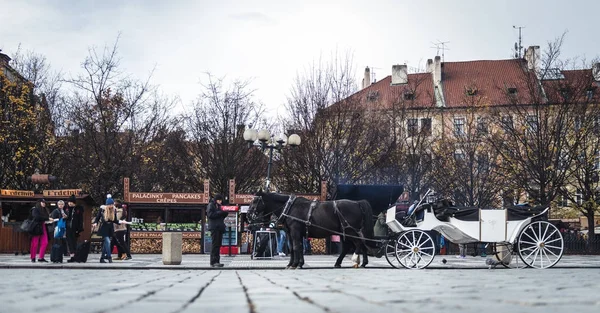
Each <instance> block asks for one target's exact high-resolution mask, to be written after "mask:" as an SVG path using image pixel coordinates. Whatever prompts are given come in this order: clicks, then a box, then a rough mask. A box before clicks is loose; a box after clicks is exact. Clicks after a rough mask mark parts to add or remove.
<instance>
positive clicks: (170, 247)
mask: <svg viewBox="0 0 600 313" xmlns="http://www.w3.org/2000/svg"><path fill="white" fill-rule="evenodd" d="M182 245H183V234H182V233H181V232H163V238H162V260H163V264H164V265H179V264H181V250H182Z"/></svg>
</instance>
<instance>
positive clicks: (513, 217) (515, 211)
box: [506, 204, 548, 221]
mask: <svg viewBox="0 0 600 313" xmlns="http://www.w3.org/2000/svg"><path fill="white" fill-rule="evenodd" d="M546 208H547V207H545V206H541V205H539V206H535V207H534V206H530V205H529V204H524V205H513V206H509V207H507V208H506V215H507V220H509V221H521V220H524V219H527V218H530V217H533V216H536V215H539V214H541V213H542V212H543V211H544V210H545V209H546ZM540 218H541V219H542V220H547V219H548V212H546V214H544V216H541V217H540Z"/></svg>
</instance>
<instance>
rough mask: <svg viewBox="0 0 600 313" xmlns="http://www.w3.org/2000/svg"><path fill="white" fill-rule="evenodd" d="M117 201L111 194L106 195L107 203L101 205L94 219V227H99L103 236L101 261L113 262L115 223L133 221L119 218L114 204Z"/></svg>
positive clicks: (99, 231) (99, 232) (99, 233)
mask: <svg viewBox="0 0 600 313" xmlns="http://www.w3.org/2000/svg"><path fill="white" fill-rule="evenodd" d="M114 204H115V202H114V200H113V199H112V196H111V195H110V194H108V195H106V205H104V206H101V207H100V210H98V215H96V218H95V219H94V223H93V224H92V227H96V225H98V224H99V225H100V226H99V227H98V235H100V236H101V237H102V254H101V255H100V263H106V261H108V263H112V256H111V249H110V248H111V245H110V239H111V238H112V237H113V236H114V234H115V226H114V225H115V224H116V225H119V224H131V222H127V221H122V220H119V219H118V217H117V210H116V209H115V206H114Z"/></svg>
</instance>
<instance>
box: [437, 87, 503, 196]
mask: <svg viewBox="0 0 600 313" xmlns="http://www.w3.org/2000/svg"><path fill="white" fill-rule="evenodd" d="M462 103H464V104H465V108H464V112H463V114H462V115H461V117H460V118H459V119H460V120H459V121H458V122H457V123H445V125H447V126H445V129H444V130H443V132H444V133H445V134H446V135H445V136H444V137H443V138H438V140H437V141H436V143H435V144H434V151H435V152H434V154H435V158H434V161H433V162H434V164H435V166H434V172H433V173H432V175H431V180H432V182H433V184H434V185H435V190H436V192H437V193H439V194H442V195H445V196H446V197H448V198H449V199H454V202H455V203H456V204H458V205H463V206H477V207H481V208H486V207H498V206H499V205H500V203H499V198H498V194H499V193H500V192H501V191H502V186H503V182H502V180H501V175H500V173H499V172H498V170H497V168H496V162H497V160H498V153H497V152H496V151H495V149H493V148H492V147H491V146H490V144H489V143H488V136H489V133H490V125H489V124H490V121H489V118H488V115H489V107H488V105H487V103H486V98H484V97H483V96H481V95H480V94H478V92H477V85H476V83H473V84H472V85H471V86H470V87H468V88H465V94H464V98H463V101H462Z"/></svg>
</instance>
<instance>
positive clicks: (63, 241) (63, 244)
mask: <svg viewBox="0 0 600 313" xmlns="http://www.w3.org/2000/svg"><path fill="white" fill-rule="evenodd" d="M56 206H57V208H56V209H54V211H52V213H50V217H51V218H52V219H54V220H56V222H55V226H54V227H58V225H57V224H58V220H60V219H61V218H62V219H63V220H64V221H66V220H67V212H66V211H65V202H64V201H62V200H60V201H58V202H57V203H56ZM54 243H55V244H59V245H60V250H61V252H62V254H63V255H64V256H68V255H69V249H68V245H67V237H66V232H63V234H62V236H60V237H54Z"/></svg>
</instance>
